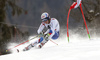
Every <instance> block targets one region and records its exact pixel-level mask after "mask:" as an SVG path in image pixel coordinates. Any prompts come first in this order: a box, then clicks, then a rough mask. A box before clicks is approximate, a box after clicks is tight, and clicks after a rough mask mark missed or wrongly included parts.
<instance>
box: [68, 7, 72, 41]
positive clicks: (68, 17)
mask: <svg viewBox="0 0 100 60" xmlns="http://www.w3.org/2000/svg"><path fill="white" fill-rule="evenodd" d="M70 11H71V8H70V9H69V12H68V16H67V38H68V42H69V32H68V21H69V14H70Z"/></svg>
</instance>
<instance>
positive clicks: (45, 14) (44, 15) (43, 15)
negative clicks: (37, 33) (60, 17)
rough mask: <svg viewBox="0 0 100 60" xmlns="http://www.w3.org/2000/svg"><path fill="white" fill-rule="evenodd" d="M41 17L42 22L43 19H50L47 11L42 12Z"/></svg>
mask: <svg viewBox="0 0 100 60" xmlns="http://www.w3.org/2000/svg"><path fill="white" fill-rule="evenodd" d="M41 19H42V21H43V22H44V21H47V20H50V16H49V14H48V13H47V12H44V13H42V15H41Z"/></svg>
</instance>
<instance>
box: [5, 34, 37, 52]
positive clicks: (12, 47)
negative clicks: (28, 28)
mask: <svg viewBox="0 0 100 60" xmlns="http://www.w3.org/2000/svg"><path fill="white" fill-rule="evenodd" d="M37 37H38V35H37V36H35V37H34V38H32V39H35V38H37ZM32 39H30V40H32ZM30 40H27V41H25V42H23V43H21V44H18V45H16V46H14V47H12V48H10V49H7V50H6V52H8V51H10V50H11V49H13V48H16V47H18V46H20V45H22V44H24V43H26V42H29V41H30Z"/></svg>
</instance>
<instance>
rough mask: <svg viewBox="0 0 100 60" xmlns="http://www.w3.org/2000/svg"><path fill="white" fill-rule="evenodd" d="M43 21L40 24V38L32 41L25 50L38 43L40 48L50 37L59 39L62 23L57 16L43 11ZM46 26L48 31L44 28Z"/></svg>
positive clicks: (38, 31)
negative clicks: (51, 15) (51, 16)
mask: <svg viewBox="0 0 100 60" xmlns="http://www.w3.org/2000/svg"><path fill="white" fill-rule="evenodd" d="M41 20H42V23H41V24H40V27H39V29H38V30H37V33H38V34H39V36H40V38H39V39H38V40H36V41H35V42H33V43H31V44H30V45H28V46H27V47H25V48H24V49H23V51H26V50H29V49H30V48H32V47H34V46H36V45H37V44H39V45H38V48H42V47H43V45H44V44H45V43H47V42H48V41H49V40H50V39H53V40H55V39H57V38H58V37H59V31H60V25H59V22H58V20H57V19H56V18H50V16H49V14H48V13H47V12H44V13H42V15H41ZM45 28H46V31H45V32H43V31H44V29H45Z"/></svg>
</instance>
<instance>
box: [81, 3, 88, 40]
mask: <svg viewBox="0 0 100 60" xmlns="http://www.w3.org/2000/svg"><path fill="white" fill-rule="evenodd" d="M81 5H82V4H80V9H81V13H82V16H83V19H84V23H85V27H86V30H87V34H88V37H89V39H90V34H89V31H88V28H87V24H86V21H85V17H84V13H83V10H82V6H81Z"/></svg>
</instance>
